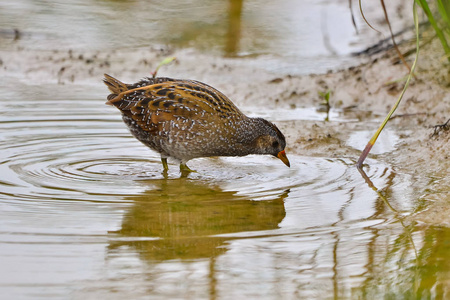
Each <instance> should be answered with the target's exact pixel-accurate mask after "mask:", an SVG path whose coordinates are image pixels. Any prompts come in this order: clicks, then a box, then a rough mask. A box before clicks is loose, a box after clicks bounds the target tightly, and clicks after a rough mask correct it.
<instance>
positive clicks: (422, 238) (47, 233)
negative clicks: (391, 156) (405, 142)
mask: <svg viewBox="0 0 450 300" xmlns="http://www.w3.org/2000/svg"><path fill="white" fill-rule="evenodd" d="M63 89H64V87H61V86H54V90H53V91H54V92H55V91H56V92H57V91H58V90H63ZM28 93H30V94H33V95H39V96H40V97H37V99H30V98H27V97H24V95H26V94H28ZM56 94H60V93H56ZM75 94H76V95H78V97H79V99H77V98H74V99H58V98H54V97H53V98H54V99H51V98H52V96H51V95H50V94H48V92H46V88H45V87H39V86H34V87H33V86H30V87H29V88H28V89H27V91H20V90H19V89H17V90H16V91H10V92H9V94H8V95H7V96H6V99H4V101H1V106H2V109H1V111H2V114H1V120H2V122H1V123H0V130H1V132H2V139H1V143H0V151H1V153H2V159H1V162H0V174H2V176H1V183H0V186H1V194H0V197H1V202H0V205H1V206H0V208H1V209H0V228H1V229H0V264H1V265H2V271H1V272H0V282H1V286H0V291H1V293H2V294H1V296H2V298H22V297H25V298H46V299H48V298H61V297H67V296H68V295H69V296H70V297H71V298H76V299H78V298H88V299H96V298H105V297H109V298H111V297H112V298H124V297H130V298H133V299H136V298H144V297H147V296H149V295H151V296H153V297H155V298H179V297H180V295H183V296H182V298H195V299H204V298H212V299H214V298H224V299H228V298H236V297H242V296H243V295H244V296H246V297H251V298H267V299H268V298H278V297H287V298H290V297H293V296H295V297H298V298H333V297H335V298H340V297H342V298H347V297H368V298H371V296H370V295H379V293H380V292H382V293H390V294H392V295H393V296H392V297H397V296H405V298H408V297H409V296H411V297H413V296H415V295H422V296H425V295H432V296H433V295H441V294H442V293H447V292H448V291H447V290H446V285H445V282H446V280H447V278H448V275H449V270H450V268H449V266H448V264H447V263H445V261H446V260H445V259H446V255H447V253H448V250H449V247H450V246H449V244H448V243H447V242H445V241H448V236H449V234H450V231H449V230H448V229H447V228H438V227H436V228H435V227H423V226H421V225H419V224H415V223H405V222H404V221H403V216H405V215H408V214H410V213H411V212H413V211H415V210H417V209H420V206H421V205H422V204H421V203H422V202H421V201H420V195H419V192H420V189H416V188H415V186H414V185H415V179H414V178H413V177H412V176H411V175H408V174H402V173H399V172H397V171H396V170H395V168H393V167H392V166H389V165H386V164H384V163H382V162H379V161H376V160H372V161H370V169H369V170H368V174H369V175H370V178H371V180H372V181H373V183H374V184H375V185H376V186H377V188H378V189H379V190H381V191H383V193H382V194H381V196H383V195H385V196H384V197H385V198H387V199H388V200H389V204H390V205H391V206H392V207H393V208H394V209H396V210H397V211H398V212H394V211H393V210H391V209H390V208H389V206H388V205H387V204H386V203H385V202H384V201H383V197H381V196H380V194H379V193H377V192H375V191H373V190H372V189H371V188H370V187H369V186H368V185H367V184H366V183H365V181H364V179H363V178H362V177H361V176H360V174H359V173H358V172H357V170H356V169H355V168H354V163H355V161H353V160H352V159H351V158H342V159H331V158H314V157H302V156H295V155H289V158H290V160H291V165H292V167H291V168H286V167H285V166H284V165H283V164H282V163H281V162H280V161H278V160H277V159H274V158H270V157H267V156H249V157H245V158H218V159H197V160H193V161H191V164H190V166H191V167H192V168H194V169H196V170H197V171H198V172H197V173H193V174H191V175H189V176H188V177H181V176H180V174H179V173H178V171H177V166H176V165H170V172H169V174H168V176H164V175H163V174H162V172H161V170H162V166H161V163H160V161H159V158H158V156H157V155H156V154H155V153H153V152H152V151H150V150H148V149H147V148H146V147H144V146H141V145H140V143H139V142H137V141H136V140H135V139H134V138H133V137H131V135H130V134H129V133H128V132H127V130H126V128H125V126H124V124H122V121H121V120H120V116H119V115H118V113H117V112H116V111H115V110H114V109H112V108H110V107H108V106H104V105H103V103H102V101H99V100H98V99H90V98H89V97H88V96H87V95H86V94H84V93H83V92H82V91H78V93H75ZM40 98H42V99H40ZM17 99H20V101H17ZM296 110H298V109H296ZM305 111H306V113H305V114H304V115H303V119H304V120H305V121H308V120H316V119H317V118H318V117H320V116H322V117H323V118H325V114H324V113H316V114H314V113H312V112H311V111H310V110H305ZM262 115H264V113H262ZM332 115H333V118H337V119H339V118H341V119H342V120H344V119H345V116H343V115H342V114H339V113H338V112H335V113H334V114H332ZM287 116H289V115H287ZM333 118H332V119H333ZM288 119H290V118H288ZM348 121H353V120H348ZM279 122H281V123H282V122H283V121H279ZM363 134H364V133H363ZM390 136H392V135H390ZM351 140H352V139H350V141H351ZM380 151H381V150H380ZM385 151H390V149H387V150H385ZM386 195H387V197H386ZM430 253H432V254H431V255H430ZM442 260H443V261H444V263H441V261H442ZM439 287H442V288H443V291H441V290H439ZM408 295H409V296H408ZM419 298H420V297H419Z"/></svg>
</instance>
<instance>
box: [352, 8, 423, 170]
mask: <svg viewBox="0 0 450 300" xmlns="http://www.w3.org/2000/svg"><path fill="white" fill-rule="evenodd" d="M413 14H414V26H415V30H416V57H415V59H414V63H413V65H412V67H411V71H410V72H409V75H408V78H407V79H406V83H405V86H404V87H403V90H402V93H401V94H400V96H399V97H398V99H397V102H396V103H395V104H394V106H393V107H392V108H391V111H390V112H389V113H388V114H387V116H386V118H385V119H384V121H383V123H381V126H380V127H379V128H378V130H377V131H376V132H375V134H374V135H373V137H372V138H371V139H370V141H369V142H368V143H367V145H366V148H364V150H363V152H362V153H361V156H360V157H359V159H358V162H357V163H356V166H357V167H358V168H361V167H362V164H363V163H364V160H365V159H366V157H367V155H369V152H370V150H371V149H372V147H373V145H374V144H375V142H376V141H377V139H378V136H379V135H380V133H381V131H382V130H383V129H384V127H385V126H386V124H387V122H388V121H389V119H390V118H391V117H392V115H393V114H394V112H395V110H396V109H397V107H398V106H399V104H400V102H401V101H402V99H403V95H404V94H405V92H406V90H407V89H408V86H409V82H410V81H411V78H412V77H413V74H414V70H415V69H416V65H417V61H418V60H419V20H418V19H419V17H418V16H417V6H416V4H415V3H413Z"/></svg>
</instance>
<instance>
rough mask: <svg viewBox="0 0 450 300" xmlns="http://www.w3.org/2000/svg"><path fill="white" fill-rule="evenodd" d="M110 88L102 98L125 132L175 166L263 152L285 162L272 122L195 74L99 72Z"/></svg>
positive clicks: (281, 142) (283, 141)
mask: <svg viewBox="0 0 450 300" xmlns="http://www.w3.org/2000/svg"><path fill="white" fill-rule="evenodd" d="M104 76H105V77H104V79H103V82H104V83H105V84H106V86H107V87H108V89H109V91H110V92H111V94H109V95H108V96H107V101H106V104H108V105H112V106H115V107H117V108H118V109H119V110H120V112H121V113H122V119H123V121H124V123H125V124H126V125H127V127H128V129H129V130H130V132H131V134H132V135H133V136H134V137H135V138H136V139H138V140H139V141H140V142H142V143H143V144H144V145H146V146H148V147H149V148H150V149H152V150H154V151H156V152H158V153H159V154H160V155H161V162H162V165H163V168H164V171H166V172H167V171H168V169H169V167H168V164H167V159H168V158H171V159H175V160H176V161H178V162H179V164H180V171H181V172H184V171H187V172H195V171H193V170H191V169H190V168H189V167H188V166H187V165H186V162H187V161H189V160H191V159H194V158H200V157H215V156H246V155H249V154H263V155H264V154H268V155H273V156H275V157H277V158H279V159H280V160H281V161H282V162H283V163H284V164H285V165H286V166H288V167H290V162H289V160H288V158H287V156H286V152H285V147H286V139H285V137H284V135H283V133H281V131H280V130H279V129H278V128H277V126H275V125H274V124H273V123H271V122H269V121H267V120H265V119H263V118H252V117H248V116H246V115H245V114H244V113H242V112H241V111H240V110H239V109H238V108H237V106H236V105H235V104H233V102H232V101H231V100H230V99H229V98H228V97H226V96H225V95H224V94H223V93H221V92H220V91H218V90H217V89H215V88H213V87H211V86H209V85H207V84H205V83H202V82H200V81H196V80H184V79H173V78H167V77H144V78H142V79H141V80H140V81H138V82H137V83H134V84H126V83H123V82H121V81H119V80H118V79H116V78H114V77H112V76H110V75H108V74H104Z"/></svg>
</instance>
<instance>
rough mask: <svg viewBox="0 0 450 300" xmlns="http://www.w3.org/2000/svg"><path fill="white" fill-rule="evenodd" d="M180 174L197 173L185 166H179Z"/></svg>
mask: <svg viewBox="0 0 450 300" xmlns="http://www.w3.org/2000/svg"><path fill="white" fill-rule="evenodd" d="M180 172H181V173H191V172H197V171H195V170H191V169H190V168H189V167H188V166H187V165H186V164H180Z"/></svg>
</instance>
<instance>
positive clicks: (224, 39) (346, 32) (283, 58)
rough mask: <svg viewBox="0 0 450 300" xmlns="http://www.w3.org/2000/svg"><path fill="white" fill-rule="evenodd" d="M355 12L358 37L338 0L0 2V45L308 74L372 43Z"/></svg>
mask: <svg viewBox="0 0 450 300" xmlns="http://www.w3.org/2000/svg"><path fill="white" fill-rule="evenodd" d="M368 10H369V11H370V8H368ZM24 15H25V16H29V17H26V18H23V17H22V16H24ZM355 15H356V21H357V25H358V27H359V34H357V33H356V30H355V28H354V27H353V25H352V21H351V15H350V12H349V9H348V3H347V2H345V1H342V3H335V1H320V2H318V1H313V0H308V1H296V0H283V1H278V2H277V5H273V3H272V1H268V0H264V1H241V0H232V1H206V0H190V1H183V2H182V3H180V1H173V0H166V1H159V2H158V3H148V1H131V2H130V1H101V2H98V1H92V0H72V1H48V0H40V1H30V0H20V1H13V2H11V1H0V49H5V48H6V49H9V48H11V47H24V48H28V49H29V48H31V49H36V50H41V51H45V50H48V49H54V48H55V44H57V45H58V47H57V48H58V49H73V50H75V51H77V50H94V49H95V50H99V49H100V50H102V49H122V50H123V49H135V48H144V49H145V48H148V47H159V46H163V45H170V46H172V47H177V48H196V49H198V50H200V51H204V52H208V53H212V54H215V55H222V56H229V57H253V58H257V61H263V62H264V64H263V65H264V67H265V68H267V69H268V70H271V71H282V72H291V73H297V74H309V73H312V72H314V73H317V72H326V71H327V70H329V69H335V68H338V67H342V66H346V65H350V64H356V63H357V62H358V60H357V58H356V57H352V56H351V54H352V53H353V52H358V51H361V50H364V49H365V48H366V47H367V46H368V45H371V43H373V40H374V37H376V32H374V31H371V30H369V29H368V27H367V26H364V22H363V21H362V19H361V18H360V17H359V16H358V14H357V13H356V12H355ZM14 29H16V30H17V31H16V32H14ZM260 65H261V63H260Z"/></svg>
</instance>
